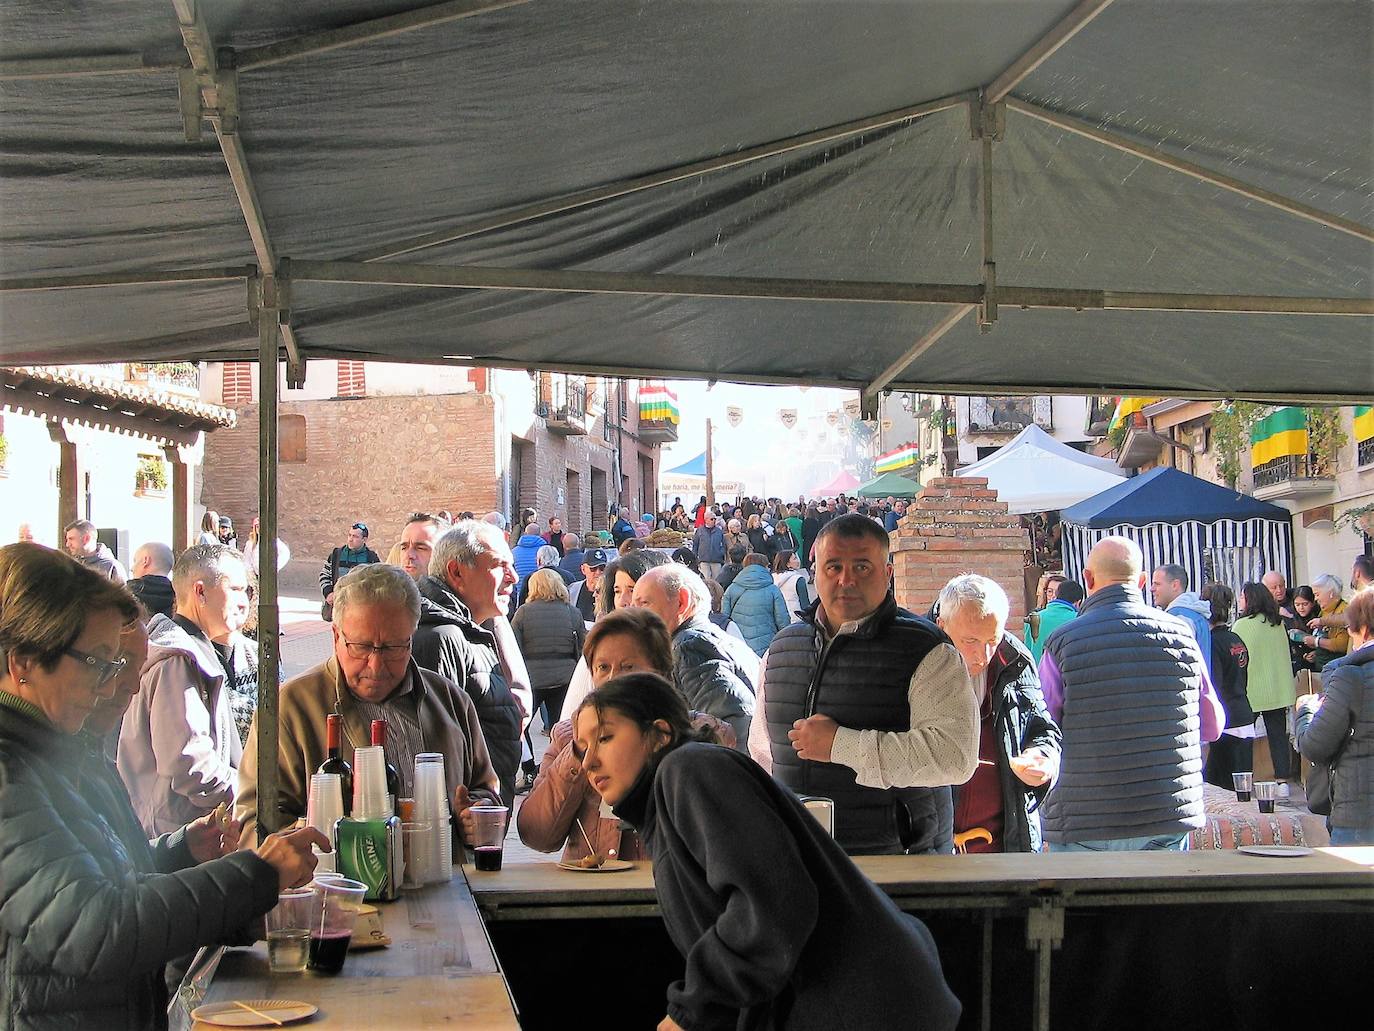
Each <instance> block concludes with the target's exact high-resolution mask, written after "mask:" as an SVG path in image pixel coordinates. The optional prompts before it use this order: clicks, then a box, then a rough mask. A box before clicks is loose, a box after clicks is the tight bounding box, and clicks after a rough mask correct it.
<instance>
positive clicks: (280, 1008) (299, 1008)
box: [191, 999, 320, 1027]
mask: <svg viewBox="0 0 1374 1031" xmlns="http://www.w3.org/2000/svg"><path fill="white" fill-rule="evenodd" d="M243 1001H244V1003H245V1004H246V1005H248V1006H252V1007H253V1008H254V1009H255V1010H262V1012H264V1013H267V1014H269V1015H271V1016H272V1017H274V1018H276V1019H277V1020H280V1021H281V1022H282V1023H283V1024H294V1023H296V1021H298V1020H304V1019H305V1018H306V1017H313V1016H314V1015H315V1014H316V1013H318V1012H319V1010H320V1008H319V1007H318V1006H312V1005H311V1004H310V1003H308V1002H292V1001H291V1000H290V999H244V1000H243ZM191 1016H192V1018H193V1019H195V1020H199V1021H201V1022H202V1023H205V1024H214V1025H215V1027H275V1026H276V1025H275V1024H273V1023H272V1021H270V1020H263V1019H262V1017H259V1016H258V1015H257V1014H255V1013H249V1012H248V1011H247V1010H246V1009H243V1007H241V1006H239V1005H238V1004H236V1003H234V1002H232V1001H230V1002H211V1003H207V1004H206V1005H204V1006H197V1007H196V1008H195V1009H194V1010H192V1011H191Z"/></svg>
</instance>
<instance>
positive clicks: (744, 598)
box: [720, 551, 792, 655]
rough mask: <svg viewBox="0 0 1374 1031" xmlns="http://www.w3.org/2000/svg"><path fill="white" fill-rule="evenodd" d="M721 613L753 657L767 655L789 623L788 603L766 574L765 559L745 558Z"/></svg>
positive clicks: (759, 556) (756, 554)
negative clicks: (734, 625) (729, 621)
mask: <svg viewBox="0 0 1374 1031" xmlns="http://www.w3.org/2000/svg"><path fill="white" fill-rule="evenodd" d="M720 611H721V615H723V616H724V617H725V618H726V619H733V620H734V621H735V623H736V625H738V626H739V629H740V633H742V634H743V635H744V640H745V643H746V644H748V645H749V647H750V648H752V649H754V654H755V655H762V654H763V653H764V652H766V651H767V650H768V646H769V645H770V644H772V643H773V637H774V635H776V634H777V632H778V631H779V630H781V629H782V628H783V627H785V626H787V625H788V624H789V623H791V622H792V614H791V613H790V612H788V611H787V601H786V599H784V598H783V596H782V591H780V590H778V586H777V584H775V583H774V582H773V574H772V573H770V572H769V571H768V557H767V556H766V555H762V554H760V553H759V552H756V551H755V552H750V553H749V554H748V555H746V556H744V567H743V568H742V569H741V570H740V571H739V575H738V576H736V577H735V578H734V580H732V581H730V586H729V587H727V588H726V589H725V598H724V600H722V601H721V604H720Z"/></svg>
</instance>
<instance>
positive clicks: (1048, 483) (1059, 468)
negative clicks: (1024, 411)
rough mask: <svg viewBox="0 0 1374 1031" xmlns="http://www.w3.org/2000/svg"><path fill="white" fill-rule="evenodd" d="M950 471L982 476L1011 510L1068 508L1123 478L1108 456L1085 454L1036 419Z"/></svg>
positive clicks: (958, 473) (1019, 511)
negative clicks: (983, 454) (993, 448)
mask: <svg viewBox="0 0 1374 1031" xmlns="http://www.w3.org/2000/svg"><path fill="white" fill-rule="evenodd" d="M954 475H955V476H981V477H985V478H986V479H987V481H988V487H990V488H991V489H992V490H995V491H997V500H998V501H1005V502H1006V503H1007V511H1008V512H1010V513H1011V514H1012V515H1026V514H1029V513H1032V512H1055V511H1058V510H1059V509H1063V508H1068V507H1069V506H1071V505H1076V504H1078V502H1080V501H1086V500H1087V499H1088V498H1091V497H1093V496H1094V495H1096V494H1100V493H1101V492H1102V491H1104V490H1106V489H1107V488H1109V487H1114V486H1116V485H1117V484H1119V483H1121V481H1122V480H1124V479H1125V478H1126V474H1125V473H1124V472H1123V471H1122V469H1121V467H1120V466H1118V465H1117V464H1116V463H1115V462H1113V461H1112V460H1111V459H1109V458H1098V457H1097V456H1096V455H1088V454H1084V453H1083V452H1082V451H1079V450H1078V449H1077V448H1072V447H1070V446H1069V445H1067V444H1065V443H1063V442H1062V441H1058V440H1055V439H1054V438H1053V437H1051V436H1050V435H1049V434H1048V433H1046V432H1045V431H1044V430H1042V429H1041V428H1040V427H1039V426H1034V425H1032V426H1027V427H1026V428H1025V429H1024V430H1022V431H1021V432H1020V433H1018V434H1017V435H1016V437H1015V439H1013V440H1011V441H1009V442H1008V443H1006V444H1004V445H1003V446H1002V447H1000V448H998V449H997V450H996V451H995V452H993V453H992V454H990V455H988V457H987V458H984V459H981V460H980V461H977V462H974V463H973V464H972V465H966V466H964V467H963V468H961V469H957V470H955V473H954Z"/></svg>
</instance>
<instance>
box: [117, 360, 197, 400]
mask: <svg viewBox="0 0 1374 1031" xmlns="http://www.w3.org/2000/svg"><path fill="white" fill-rule="evenodd" d="M123 373H124V375H123V379H124V380H125V382H127V383H137V384H138V385H139V386H146V387H148V388H149V389H151V390H160V391H163V392H165V393H168V394H180V395H182V396H184V397H200V366H199V365H198V364H197V363H195V362H146V363H145V362H129V363H127V364H126V365H125V366H124V369H123Z"/></svg>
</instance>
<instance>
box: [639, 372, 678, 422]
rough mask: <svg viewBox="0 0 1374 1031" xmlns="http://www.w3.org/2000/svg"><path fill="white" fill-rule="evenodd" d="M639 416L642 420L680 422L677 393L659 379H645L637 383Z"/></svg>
mask: <svg viewBox="0 0 1374 1031" xmlns="http://www.w3.org/2000/svg"><path fill="white" fill-rule="evenodd" d="M639 418H640V421H642V422H671V423H680V422H681V421H682V417H681V415H679V414H678V410H677V395H676V394H675V393H673V392H672V391H671V390H669V389H668V384H666V383H663V382H660V381H659V380H645V381H644V382H643V383H641V384H640V385H639Z"/></svg>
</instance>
